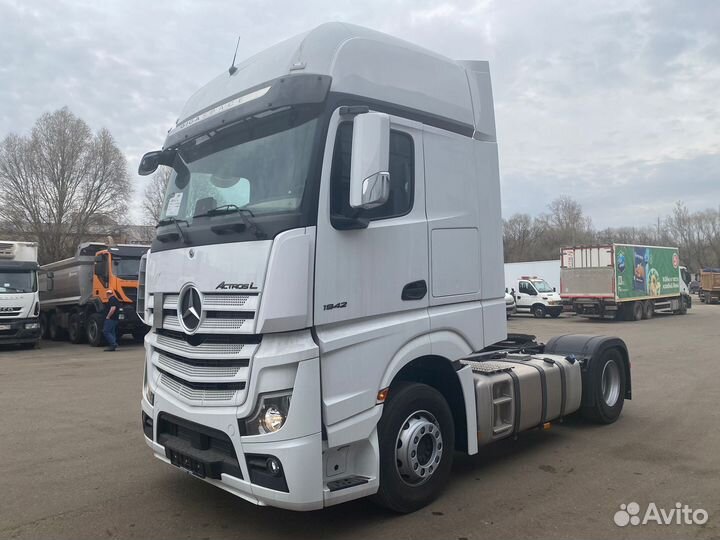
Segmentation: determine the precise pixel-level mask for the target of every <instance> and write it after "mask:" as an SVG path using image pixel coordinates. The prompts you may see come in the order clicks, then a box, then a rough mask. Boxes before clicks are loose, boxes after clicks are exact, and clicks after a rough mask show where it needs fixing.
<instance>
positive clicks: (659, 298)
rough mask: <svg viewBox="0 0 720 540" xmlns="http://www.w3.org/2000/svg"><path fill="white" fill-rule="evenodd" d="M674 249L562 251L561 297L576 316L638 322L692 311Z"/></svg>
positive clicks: (613, 246) (685, 279)
mask: <svg viewBox="0 0 720 540" xmlns="http://www.w3.org/2000/svg"><path fill="white" fill-rule="evenodd" d="M689 284H690V273H689V272H688V271H687V269H686V268H685V267H684V266H681V265H680V256H679V250H678V248H675V247H658V246H639V245H628V244H608V245H600V246H577V247H567V248H563V249H562V250H561V268H560V296H561V297H562V298H563V301H565V302H567V303H569V304H571V305H572V309H573V311H574V312H575V313H576V314H577V315H582V316H585V317H601V318H615V319H618V320H631V321H638V320H640V319H649V318H651V317H652V316H653V314H654V313H656V312H663V313H679V314H685V313H687V310H688V309H689V308H690V307H692V299H691V297H690V293H689V288H688V287H689Z"/></svg>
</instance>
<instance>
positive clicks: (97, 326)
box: [85, 313, 105, 347]
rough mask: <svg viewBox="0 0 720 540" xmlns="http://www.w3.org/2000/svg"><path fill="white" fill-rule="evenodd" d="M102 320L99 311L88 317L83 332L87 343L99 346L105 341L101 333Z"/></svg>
mask: <svg viewBox="0 0 720 540" xmlns="http://www.w3.org/2000/svg"><path fill="white" fill-rule="evenodd" d="M103 321H104V318H103V316H102V314H100V313H93V314H92V315H90V317H88V321H87V325H86V326H85V332H86V336H87V341H88V343H89V344H90V345H92V346H93V347H100V346H101V345H103V344H104V343H105V338H104V337H103V333H102V329H103Z"/></svg>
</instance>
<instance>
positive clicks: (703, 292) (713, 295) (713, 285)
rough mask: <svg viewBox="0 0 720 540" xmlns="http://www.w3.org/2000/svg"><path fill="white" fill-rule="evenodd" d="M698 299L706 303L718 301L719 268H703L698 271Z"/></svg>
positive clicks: (719, 297) (719, 294)
mask: <svg viewBox="0 0 720 540" xmlns="http://www.w3.org/2000/svg"><path fill="white" fill-rule="evenodd" d="M700 300H701V301H702V302H705V303H706V304H715V303H716V302H718V301H720V268H703V269H702V270H701V271H700Z"/></svg>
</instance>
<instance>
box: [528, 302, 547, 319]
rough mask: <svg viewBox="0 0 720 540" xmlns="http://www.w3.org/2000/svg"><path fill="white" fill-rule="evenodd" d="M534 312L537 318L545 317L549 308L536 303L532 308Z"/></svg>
mask: <svg viewBox="0 0 720 540" xmlns="http://www.w3.org/2000/svg"><path fill="white" fill-rule="evenodd" d="M532 312H533V315H534V316H535V318H536V319H544V318H545V314H546V313H547V310H546V309H545V306H543V305H542V304H535V305H534V306H533V308H532Z"/></svg>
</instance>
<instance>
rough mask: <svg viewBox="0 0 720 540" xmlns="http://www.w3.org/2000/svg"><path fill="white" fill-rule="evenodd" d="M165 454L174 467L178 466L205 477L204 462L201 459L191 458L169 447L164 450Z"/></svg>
mask: <svg viewBox="0 0 720 540" xmlns="http://www.w3.org/2000/svg"><path fill="white" fill-rule="evenodd" d="M166 454H167V457H168V458H169V459H170V463H172V464H173V465H175V466H176V467H179V468H181V469H183V470H185V471H187V472H189V473H191V474H193V475H195V476H198V477H200V478H205V476H206V473H205V464H204V463H202V462H201V461H198V460H196V459H193V458H192V457H190V456H188V455H186V454H183V453H182V452H178V451H176V450H171V449H170V448H168V449H167V450H166Z"/></svg>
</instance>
